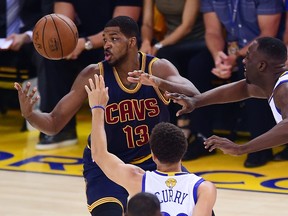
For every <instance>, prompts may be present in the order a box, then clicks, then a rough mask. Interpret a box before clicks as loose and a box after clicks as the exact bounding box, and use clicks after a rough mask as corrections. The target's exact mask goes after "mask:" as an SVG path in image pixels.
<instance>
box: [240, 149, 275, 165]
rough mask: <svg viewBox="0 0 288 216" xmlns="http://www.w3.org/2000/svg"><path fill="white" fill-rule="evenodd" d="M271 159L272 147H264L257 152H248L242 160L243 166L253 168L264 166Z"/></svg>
mask: <svg viewBox="0 0 288 216" xmlns="http://www.w3.org/2000/svg"><path fill="white" fill-rule="evenodd" d="M272 159H273V154H272V149H266V150H262V151H259V152H254V153H250V154H248V156H247V159H246V160H245V162H244V167H246V168H255V167H260V166H264V165H265V164H266V163H267V162H268V161H271V160H272Z"/></svg>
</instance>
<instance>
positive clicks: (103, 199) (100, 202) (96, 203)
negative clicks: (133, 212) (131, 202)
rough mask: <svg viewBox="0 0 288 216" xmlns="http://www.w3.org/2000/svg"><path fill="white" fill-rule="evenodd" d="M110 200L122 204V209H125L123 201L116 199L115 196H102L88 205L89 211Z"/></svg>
mask: <svg viewBox="0 0 288 216" xmlns="http://www.w3.org/2000/svg"><path fill="white" fill-rule="evenodd" d="M110 202H113V203H118V204H119V205H120V206H121V208H122V210H123V211H124V208H123V205H122V203H121V202H120V201H119V200H118V199H116V198H115V197H104V198H101V199H99V200H96V201H95V202H94V203H92V204H91V205H87V207H88V210H89V212H92V211H93V209H94V208H96V207H97V206H99V205H101V204H104V203H110Z"/></svg>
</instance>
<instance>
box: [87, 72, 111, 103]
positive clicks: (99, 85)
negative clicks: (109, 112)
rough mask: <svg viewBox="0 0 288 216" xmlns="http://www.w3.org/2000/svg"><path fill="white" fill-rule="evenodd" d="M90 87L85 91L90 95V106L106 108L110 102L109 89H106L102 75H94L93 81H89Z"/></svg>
mask: <svg viewBox="0 0 288 216" xmlns="http://www.w3.org/2000/svg"><path fill="white" fill-rule="evenodd" d="M89 85H90V87H88V85H85V90H86V92H87V94H88V99H89V106H90V107H93V106H103V107H105V106H106V105H107V103H108V100H109V94H108V87H105V82H104V79H103V76H102V75H99V76H98V75H97V74H95V75H94V81H93V79H89Z"/></svg>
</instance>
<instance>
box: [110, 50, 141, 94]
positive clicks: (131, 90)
mask: <svg viewBox="0 0 288 216" xmlns="http://www.w3.org/2000/svg"><path fill="white" fill-rule="evenodd" d="M145 64H146V58H144V56H143V53H142V55H141V69H140V70H142V71H144V70H145ZM113 73H114V76H115V79H116V81H117V83H118V85H119V87H120V88H121V89H122V90H123V91H124V92H127V93H130V94H132V93H135V92H137V91H138V90H139V89H140V88H141V86H142V84H141V83H137V85H136V86H135V88H134V89H128V88H126V87H125V86H124V85H123V83H122V81H121V79H120V77H119V74H118V72H117V70H116V68H115V67H113Z"/></svg>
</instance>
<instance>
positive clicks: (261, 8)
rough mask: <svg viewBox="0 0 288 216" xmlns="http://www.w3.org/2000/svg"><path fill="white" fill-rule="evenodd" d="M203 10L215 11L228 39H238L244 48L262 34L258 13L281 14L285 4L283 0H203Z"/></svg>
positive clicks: (204, 11)
mask: <svg viewBox="0 0 288 216" xmlns="http://www.w3.org/2000/svg"><path fill="white" fill-rule="evenodd" d="M235 9H236V10H235ZM233 10H234V11H236V12H233ZM201 11H202V12H203V13H208V12H215V13H216V14H217V16H218V18H219V20H220V22H221V23H222V24H223V25H224V27H225V29H226V31H227V41H228V42H231V41H237V42H238V45H239V47H240V48H242V47H244V46H245V45H247V44H248V43H249V42H251V41H252V40H254V39H255V38H256V37H258V36H259V34H260V28H259V25H258V15H271V14H281V13H282V12H283V11H284V4H283V0H201Z"/></svg>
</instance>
